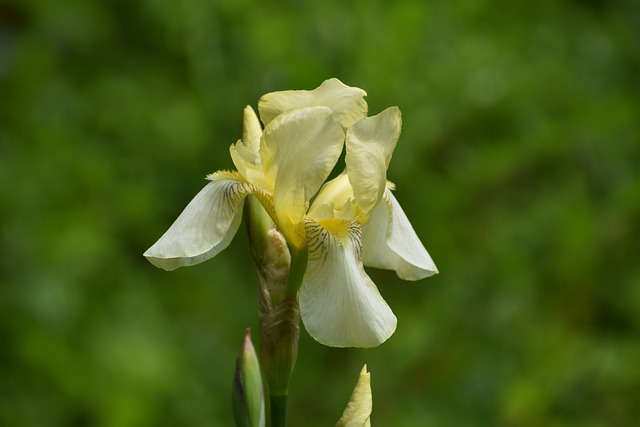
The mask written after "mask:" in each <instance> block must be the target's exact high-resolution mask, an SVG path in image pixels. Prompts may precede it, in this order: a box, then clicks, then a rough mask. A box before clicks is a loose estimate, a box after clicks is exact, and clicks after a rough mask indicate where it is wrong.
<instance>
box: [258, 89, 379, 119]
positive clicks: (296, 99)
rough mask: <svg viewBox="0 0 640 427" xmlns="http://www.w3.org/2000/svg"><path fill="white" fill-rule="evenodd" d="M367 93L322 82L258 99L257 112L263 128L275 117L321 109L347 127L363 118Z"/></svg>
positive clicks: (365, 111)
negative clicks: (298, 110) (306, 109)
mask: <svg viewBox="0 0 640 427" xmlns="http://www.w3.org/2000/svg"><path fill="white" fill-rule="evenodd" d="M365 96H367V93H366V92H365V91H364V90H362V89H360V88H357V87H350V86H347V85H345V84H344V83H342V82H341V81H340V80H338V79H335V78H334V79H329V80H325V81H324V82H323V83H322V84H321V85H320V86H319V87H317V88H316V89H314V90H287V91H280V92H271V93H267V94H266V95H264V96H263V97H262V98H260V101H259V102H258V110H259V111H260V117H261V118H262V122H263V123H264V125H265V126H266V125H267V124H269V123H270V122H271V120H273V119H274V118H276V117H277V116H278V115H279V114H282V113H284V112H286V111H290V110H293V109H295V108H302V107H315V106H325V107H329V108H331V110H332V111H333V114H334V116H335V120H336V121H337V122H338V123H339V124H340V125H341V126H342V127H343V128H345V129H346V128H348V127H350V126H351V125H352V124H354V123H355V122H357V121H358V120H360V119H361V118H363V117H366V116H367V103H366V101H365V100H364V97H365Z"/></svg>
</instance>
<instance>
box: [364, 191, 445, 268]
mask: <svg viewBox="0 0 640 427" xmlns="http://www.w3.org/2000/svg"><path fill="white" fill-rule="evenodd" d="M363 242H364V243H363V250H362V259H363V261H364V264H365V265H367V266H369V267H376V268H382V269H386V270H394V271H395V272H396V273H397V274H398V277H400V278H401V279H404V280H419V279H423V278H425V277H429V276H431V275H433V274H436V273H437V272H438V269H437V268H436V266H435V264H434V263H433V260H432V259H431V257H430V256H429V253H428V252H427V250H426V249H425V248H424V246H422V243H421V242H420V239H419V238H418V236H417V235H416V232H415V231H414V230H413V227H412V226H411V223H409V219H407V216H406V215H405V213H404V211H403V210H402V208H401V207H400V204H398V201H397V200H396V198H395V197H394V196H393V194H392V193H391V191H390V190H388V189H387V190H386V191H385V194H384V197H383V199H382V201H381V202H380V203H379V204H378V206H377V207H376V208H375V209H374V210H373V212H372V213H371V217H370V218H369V222H367V223H366V224H365V225H364V227H363Z"/></svg>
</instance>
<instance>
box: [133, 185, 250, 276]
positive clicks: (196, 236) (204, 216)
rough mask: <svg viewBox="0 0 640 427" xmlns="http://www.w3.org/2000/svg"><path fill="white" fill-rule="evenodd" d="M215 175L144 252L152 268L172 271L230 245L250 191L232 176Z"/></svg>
mask: <svg viewBox="0 0 640 427" xmlns="http://www.w3.org/2000/svg"><path fill="white" fill-rule="evenodd" d="M215 176H216V175H215V174H214V178H213V180H212V182H210V183H209V184H207V185H206V186H205V187H204V188H203V189H202V190H201V191H200V192H199V193H198V194H197V195H196V196H195V197H194V198H193V200H191V202H190V203H189V204H188V205H187V207H186V208H185V209H184V211H182V213H181V214H180V216H178V219H176V220H175V222H174V223H173V225H171V227H169V229H168V230H167V232H166V233H165V234H164V235H163V236H162V237H161V238H160V239H159V240H158V241H157V242H156V243H155V244H154V245H153V246H151V247H150V248H149V249H148V250H147V251H146V252H145V253H144V256H145V257H146V258H147V259H148V260H149V261H150V262H151V263H152V264H153V265H155V266H156V267H160V268H162V269H165V270H175V269H176V268H178V267H183V266H188V265H193V264H198V263H200V262H202V261H205V260H207V259H209V258H212V257H213V256H215V255H217V254H218V253H219V252H220V251H222V250H223V249H225V248H226V247H227V246H228V245H229V243H230V242H231V240H232V239H233V236H234V235H235V234H236V232H237V230H238V227H239V225H240V222H241V220H242V207H243V201H244V198H245V197H246V196H247V195H248V194H251V193H252V191H253V188H252V186H251V185H249V184H247V183H245V182H243V181H242V180H241V179H240V177H238V176H237V175H235V174H232V173H221V174H219V175H218V177H219V179H216V178H215Z"/></svg>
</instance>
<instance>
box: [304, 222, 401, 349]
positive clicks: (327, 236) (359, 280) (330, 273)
mask: <svg viewBox="0 0 640 427" xmlns="http://www.w3.org/2000/svg"><path fill="white" fill-rule="evenodd" d="M305 226H306V232H307V238H308V245H309V246H308V248H309V257H308V261H307V270H306V272H305V275H304V278H303V280H302V286H301V288H300V294H299V302H300V314H301V316H302V320H303V322H304V325H305V327H306V329H307V331H308V332H309V334H310V335H311V336H312V337H313V338H314V339H316V340H317V341H318V342H320V343H321V344H324V345H327V346H331V347H375V346H377V345H380V344H381V343H383V342H384V341H386V340H387V339H388V338H389V337H390V336H391V335H392V334H393V332H394V331H395V329H396V323H397V320H396V317H395V315H394V314H393V312H392V311H391V308H389V306H388V304H387V303H386V302H385V300H384V299H383V298H382V296H381V295H380V292H378V289H377V288H376V285H375V284H374V283H373V281H372V280H371V279H370V278H369V276H367V273H366V272H365V271H364V267H363V266H362V262H361V260H360V250H361V229H360V225H359V223H358V222H357V221H355V220H340V219H336V220H320V221H315V220H313V219H310V218H306V219H305Z"/></svg>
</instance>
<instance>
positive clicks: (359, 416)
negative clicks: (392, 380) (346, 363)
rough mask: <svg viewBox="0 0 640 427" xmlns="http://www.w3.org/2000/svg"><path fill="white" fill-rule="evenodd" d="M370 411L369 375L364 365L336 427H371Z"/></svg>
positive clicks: (371, 400)
mask: <svg viewBox="0 0 640 427" xmlns="http://www.w3.org/2000/svg"><path fill="white" fill-rule="evenodd" d="M372 409H373V398H372V396H371V374H370V373H369V372H368V371H367V365H364V366H363V367H362V370H361V371H360V375H359V376H358V382H357V383H356V386H355V388H354V389H353V392H352V393H351V398H350V399H349V403H348V404H347V407H346V408H345V410H344V412H343V413H342V417H340V420H338V423H337V424H336V427H367V426H368V427H371V420H370V419H371V411H372Z"/></svg>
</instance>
